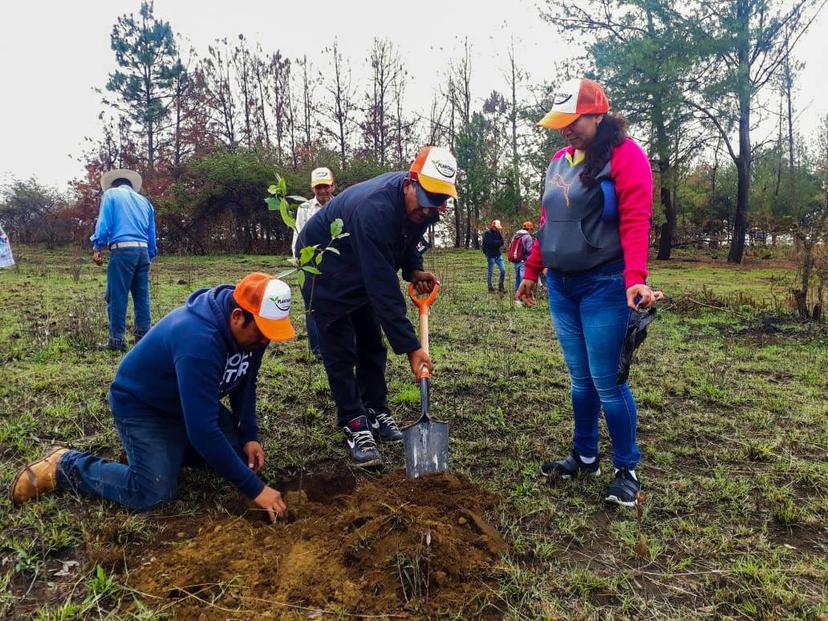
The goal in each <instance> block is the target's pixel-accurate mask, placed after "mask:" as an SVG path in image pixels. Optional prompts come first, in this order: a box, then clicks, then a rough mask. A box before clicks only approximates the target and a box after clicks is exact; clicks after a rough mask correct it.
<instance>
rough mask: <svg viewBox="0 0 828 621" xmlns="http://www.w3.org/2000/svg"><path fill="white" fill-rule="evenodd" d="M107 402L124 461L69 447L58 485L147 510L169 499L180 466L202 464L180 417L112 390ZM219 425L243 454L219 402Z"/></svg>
mask: <svg viewBox="0 0 828 621" xmlns="http://www.w3.org/2000/svg"><path fill="white" fill-rule="evenodd" d="M109 403H110V405H111V407H112V416H113V418H114V419H115V426H116V427H117V428H118V433H119V434H120V436H121V441H122V442H123V445H124V450H125V451H126V454H127V459H128V460H129V465H125V464H121V463H118V462H114V461H111V460H108V459H103V458H101V457H96V456H94V455H90V454H89V453H81V452H79V451H69V452H68V453H66V454H64V455H63V457H61V459H60V462H59V463H58V469H57V487H58V489H69V490H73V491H78V492H83V493H84V494H90V495H93V496H100V497H101V498H106V499H107V500H112V501H114V502H117V503H120V504H122V505H126V506H127V507H129V508H131V509H135V510H136V511H148V510H150V509H154V508H155V507H157V506H159V505H162V504H164V503H166V502H169V501H171V500H173V499H174V498H175V497H176V493H177V491H178V473H179V472H180V471H181V468H182V467H183V466H190V467H195V468H204V467H205V466H206V464H205V463H204V460H203V459H202V458H201V456H200V455H199V454H198V453H197V452H196V451H195V449H193V447H192V446H191V445H190V443H189V440H188V439H187V430H186V428H185V427H184V421H183V420H177V419H175V418H172V417H169V416H166V415H164V414H162V413H160V412H156V411H153V410H148V409H146V408H145V407H142V406H140V405H138V404H135V403H134V400H132V399H130V398H128V397H126V396H121V397H116V396H114V395H113V393H112V392H110V393H109ZM219 426H220V427H221V430H222V432H223V433H224V435H225V436H226V437H227V440H228V441H229V442H230V444H231V446H233V447H234V448H235V449H236V450H237V451H238V453H239V455H240V456H242V455H243V453H242V446H241V440H240V439H239V435H238V423H237V421H236V420H235V418H234V417H233V415H232V414H231V413H230V411H229V410H228V409H227V408H225V407H224V406H221V413H220V415H219ZM242 459H245V460H246V459H247V457H244V456H243V457H242Z"/></svg>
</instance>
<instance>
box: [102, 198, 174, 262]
mask: <svg viewBox="0 0 828 621" xmlns="http://www.w3.org/2000/svg"><path fill="white" fill-rule="evenodd" d="M89 240H90V241H91V242H92V247H93V248H94V249H95V250H96V251H97V250H101V249H102V248H105V247H107V246H109V245H110V244H114V243H117V242H125V241H138V242H146V243H147V252H148V254H149V258H150V260H152V259H153V258H154V257H155V255H157V254H158V248H157V246H156V243H155V210H154V209H153V208H152V203H150V202H149V200H147V199H146V198H145V197H144V196H141V195H140V194H138V192H136V191H135V190H133V189H132V188H131V187H129V186H126V185H122V186H119V187H117V188H109V189H108V190H107V191H106V192H104V195H103V198H102V199H101V209H100V212H99V213H98V224H97V226H96V227H95V234H94V235H92V237H90V238H89Z"/></svg>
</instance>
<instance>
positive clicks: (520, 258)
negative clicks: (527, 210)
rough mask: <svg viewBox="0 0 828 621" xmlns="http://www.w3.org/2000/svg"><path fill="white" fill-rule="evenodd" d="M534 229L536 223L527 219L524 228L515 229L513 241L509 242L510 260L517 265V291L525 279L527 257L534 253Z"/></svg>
mask: <svg viewBox="0 0 828 621" xmlns="http://www.w3.org/2000/svg"><path fill="white" fill-rule="evenodd" d="M533 230H535V225H534V224H533V223H532V221H531V220H527V221H526V222H524V223H523V226H522V228H519V229H518V230H517V231H515V234H514V235H512V241H510V242H509V262H510V263H511V264H512V265H514V266H515V289H514V290H515V292H517V290H518V287H519V286H520V283H521V281H523V271H524V268H525V267H526V259H528V258H529V255H530V254H531V253H532V245H533V244H534V242H535V238H534V237H532V231H533Z"/></svg>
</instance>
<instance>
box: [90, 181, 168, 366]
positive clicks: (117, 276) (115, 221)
mask: <svg viewBox="0 0 828 621" xmlns="http://www.w3.org/2000/svg"><path fill="white" fill-rule="evenodd" d="M101 189H102V190H103V191H104V194H103V198H102V199H101V209H100V212H99V213H98V223H97V225H96V226H95V233H94V234H93V235H92V237H90V238H89V239H90V241H91V242H92V249H93V250H94V252H93V254H92V260H93V261H94V262H95V264H97V265H102V264H103V256H102V255H101V251H102V250H103V249H104V248H107V247H108V248H109V251H110V259H109V266H108V268H107V270H106V304H107V313H108V315H109V341H108V342H107V347H108V348H109V349H112V350H115V351H126V310H127V301H128V296H129V294H130V293H131V294H132V305H133V307H134V309H135V328H134V334H135V342H136V343H137V342H138V341H140V340H141V338H142V337H143V336H144V335H145V334H146V333H147V332H148V331H149V329H150V304H149V269H150V262H151V261H152V260H153V258H154V257H155V255H156V254H158V250H157V247H156V243H155V211H154V209H153V207H152V203H150V202H149V200H147V199H146V198H145V197H144V196H142V195H141V194H139V193H138V192H139V191H140V190H141V175H139V174H138V173H137V172H135V171H134V170H127V169H115V170H110V171H107V172H106V173H104V174H103V175H102V176H101Z"/></svg>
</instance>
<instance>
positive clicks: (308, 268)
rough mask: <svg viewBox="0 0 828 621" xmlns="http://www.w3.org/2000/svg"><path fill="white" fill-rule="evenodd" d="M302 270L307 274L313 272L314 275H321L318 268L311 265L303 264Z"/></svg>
mask: <svg viewBox="0 0 828 621" xmlns="http://www.w3.org/2000/svg"><path fill="white" fill-rule="evenodd" d="M302 271H303V272H307V273H308V274H315V275H316V276H321V275H322V272H320V271H319V270H318V269H316V268H315V267H314V266H312V265H303V266H302Z"/></svg>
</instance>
